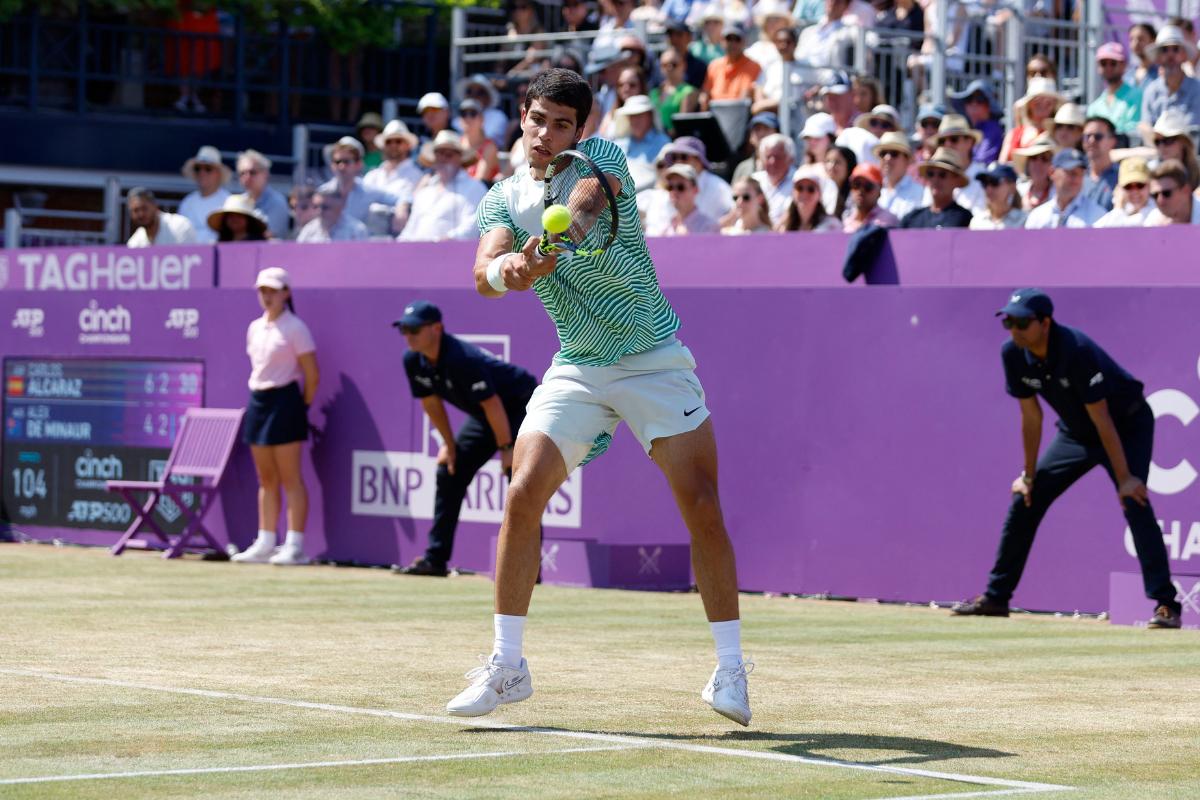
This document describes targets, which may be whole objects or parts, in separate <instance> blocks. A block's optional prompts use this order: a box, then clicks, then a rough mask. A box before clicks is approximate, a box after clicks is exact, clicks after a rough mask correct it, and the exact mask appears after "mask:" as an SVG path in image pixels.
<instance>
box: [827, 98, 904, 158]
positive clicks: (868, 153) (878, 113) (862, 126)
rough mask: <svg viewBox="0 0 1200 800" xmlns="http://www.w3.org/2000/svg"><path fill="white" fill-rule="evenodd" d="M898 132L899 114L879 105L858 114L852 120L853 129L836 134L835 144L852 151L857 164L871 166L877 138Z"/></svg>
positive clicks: (893, 109)
mask: <svg viewBox="0 0 1200 800" xmlns="http://www.w3.org/2000/svg"><path fill="white" fill-rule="evenodd" d="M898 130H900V112H898V111H896V109H895V108H893V107H892V106H889V105H888V104H887V103H881V104H879V105H877V106H875V107H874V108H872V109H871V110H870V111H868V112H866V113H864V114H859V115H858V116H857V117H856V118H855V120H854V127H852V128H847V129H845V130H844V131H842V132H841V133H840V134H838V137H837V140H836V142H835V143H836V144H839V145H841V146H843V147H849V148H850V149H851V150H853V151H854V157H855V158H857V159H858V163H860V164H872V163H875V146H876V145H877V144H879V137H881V136H883V135H884V134H885V133H888V132H890V131H898Z"/></svg>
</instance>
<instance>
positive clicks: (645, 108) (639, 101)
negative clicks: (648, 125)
mask: <svg viewBox="0 0 1200 800" xmlns="http://www.w3.org/2000/svg"><path fill="white" fill-rule="evenodd" d="M652 111H654V103H652V102H650V98H649V97H647V96H646V95H644V94H635V95H633V96H632V97H630V98H629V99H628V100H626V101H625V103H624V105H622V106H621V107H620V108H618V109H617V111H616V113H617V114H619V115H620V116H622V117H633V116H636V115H638V114H649V113H651V112H652Z"/></svg>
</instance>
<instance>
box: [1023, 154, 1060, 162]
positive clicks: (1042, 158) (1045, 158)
mask: <svg viewBox="0 0 1200 800" xmlns="http://www.w3.org/2000/svg"><path fill="white" fill-rule="evenodd" d="M1029 160H1030V161H1037V162H1038V163H1041V164H1049V163H1050V162H1051V161H1053V160H1054V156H1053V155H1052V154H1050V153H1038V154H1037V155H1036V156H1030V157H1029Z"/></svg>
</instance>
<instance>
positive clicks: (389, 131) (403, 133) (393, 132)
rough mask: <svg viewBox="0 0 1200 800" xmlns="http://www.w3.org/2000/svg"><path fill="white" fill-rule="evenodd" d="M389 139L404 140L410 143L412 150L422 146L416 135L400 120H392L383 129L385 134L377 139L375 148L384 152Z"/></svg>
mask: <svg viewBox="0 0 1200 800" xmlns="http://www.w3.org/2000/svg"><path fill="white" fill-rule="evenodd" d="M388 139H403V140H404V141H406V142H408V146H409V147H410V148H414V149H415V148H416V146H417V145H418V144H420V142H419V141H418V139H417V136H416V134H414V133H413V132H412V131H410V130H409V129H408V126H407V125H405V124H404V123H403V122H401V121H400V120H398V119H394V120H392V121H391V122H389V123H388V124H387V125H385V126H384V127H383V132H382V133H380V134H379V135H378V136H376V137H375V147H376V148H378V149H380V150H382V149H383V146H384V144H386V143H387V141H388Z"/></svg>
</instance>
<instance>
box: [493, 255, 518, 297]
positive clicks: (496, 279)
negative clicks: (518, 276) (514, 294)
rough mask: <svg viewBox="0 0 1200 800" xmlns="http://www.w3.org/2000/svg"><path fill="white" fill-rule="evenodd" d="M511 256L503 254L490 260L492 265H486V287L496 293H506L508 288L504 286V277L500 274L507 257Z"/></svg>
mask: <svg viewBox="0 0 1200 800" xmlns="http://www.w3.org/2000/svg"><path fill="white" fill-rule="evenodd" d="M511 255H512V253H504V254H503V255H499V256H496V257H495V258H493V259H492V263H490V264H488V268H487V282H488V285H489V286H491V287H492V288H493V289H495V290H496V291H497V292H507V291H508V287H507V286H505V285H504V275H503V274H502V271H503V269H504V262H505V261H507V260H508V257H509V256H511Z"/></svg>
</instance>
